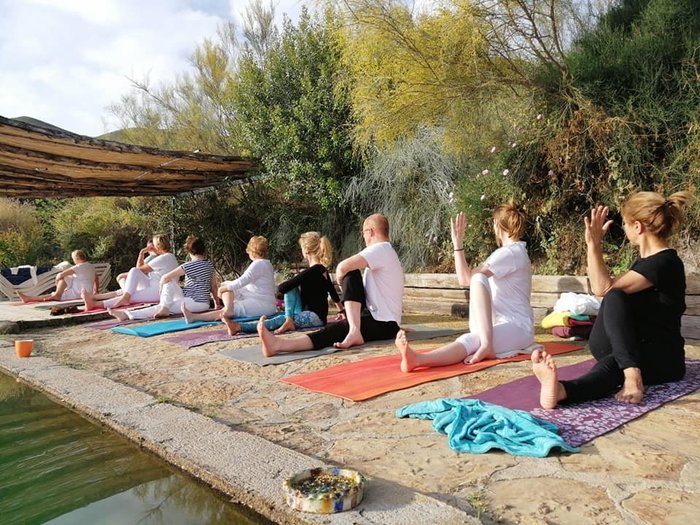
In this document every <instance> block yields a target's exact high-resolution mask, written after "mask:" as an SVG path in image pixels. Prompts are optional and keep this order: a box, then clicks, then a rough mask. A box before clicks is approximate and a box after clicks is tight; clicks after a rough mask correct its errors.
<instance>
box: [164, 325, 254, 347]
mask: <svg viewBox="0 0 700 525" xmlns="http://www.w3.org/2000/svg"><path fill="white" fill-rule="evenodd" d="M251 337H258V333H257V332H255V333H252V334H246V333H243V332H239V333H237V334H236V335H233V336H231V335H228V330H227V329H226V328H221V329H218V328H217V329H216V330H207V331H205V332H193V333H185V334H178V335H174V336H172V337H166V338H165V341H168V342H170V343H173V344H176V345H180V346H184V347H185V348H194V347H195V346H201V345H204V344H207V343H218V342H221V341H235V340H237V339H249V338H251Z"/></svg>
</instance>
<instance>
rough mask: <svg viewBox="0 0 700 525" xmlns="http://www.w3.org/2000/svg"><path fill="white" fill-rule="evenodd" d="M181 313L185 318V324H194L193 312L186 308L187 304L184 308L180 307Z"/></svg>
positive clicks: (183, 304) (183, 305)
mask: <svg viewBox="0 0 700 525" xmlns="http://www.w3.org/2000/svg"><path fill="white" fill-rule="evenodd" d="M180 311H181V312H182V315H183V316H184V318H185V322H186V323H187V324H190V323H192V322H194V319H192V312H190V311H189V310H188V309H187V307H186V306H185V303H182V306H180Z"/></svg>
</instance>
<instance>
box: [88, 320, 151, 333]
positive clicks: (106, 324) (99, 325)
mask: <svg viewBox="0 0 700 525" xmlns="http://www.w3.org/2000/svg"><path fill="white" fill-rule="evenodd" d="M136 323H143V321H142V320H140V319H135V320H133V321H132V320H131V319H127V320H126V321H120V320H119V319H106V320H104V321H97V322H95V323H88V324H86V325H84V328H92V329H93V330H109V329H110V328H114V327H115V326H126V325H129V324H136Z"/></svg>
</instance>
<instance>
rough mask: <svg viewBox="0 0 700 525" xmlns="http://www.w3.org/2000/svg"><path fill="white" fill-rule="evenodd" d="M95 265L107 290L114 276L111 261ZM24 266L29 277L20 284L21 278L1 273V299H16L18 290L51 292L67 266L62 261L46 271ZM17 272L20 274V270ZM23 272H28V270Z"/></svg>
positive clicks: (101, 282) (102, 285)
mask: <svg viewBox="0 0 700 525" xmlns="http://www.w3.org/2000/svg"><path fill="white" fill-rule="evenodd" d="M94 266H95V272H97V277H98V280H99V283H100V290H101V291H102V290H106V289H107V285H108V284H109V281H110V279H111V277H112V270H111V266H110V265H109V263H95V264H94ZM68 267H70V266H68ZM22 268H26V269H27V271H28V272H29V278H28V279H26V280H23V281H22V282H19V284H16V282H17V281H18V280H19V279H13V276H12V275H9V276H8V277H6V276H4V275H2V274H1V273H0V300H3V301H4V300H10V301H14V300H16V299H17V292H22V293H25V294H27V295H42V294H45V293H48V292H50V291H51V290H52V289H53V288H54V287H55V286H56V275H57V274H59V273H61V272H62V271H63V270H64V269H65V268H66V266H65V265H64V264H63V263H62V264H61V265H56V266H53V267H52V268H51V269H50V270H48V271H44V272H39V271H38V269H37V268H36V267H31V266H29V267H22ZM10 273H12V272H10ZM17 273H18V274H19V271H18V272H17ZM23 273H26V271H25V272H23Z"/></svg>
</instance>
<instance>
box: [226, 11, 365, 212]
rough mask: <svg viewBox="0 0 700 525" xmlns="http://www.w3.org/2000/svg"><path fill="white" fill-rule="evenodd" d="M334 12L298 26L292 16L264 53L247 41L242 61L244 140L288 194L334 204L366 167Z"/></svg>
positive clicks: (239, 94) (239, 93)
mask: <svg viewBox="0 0 700 525" xmlns="http://www.w3.org/2000/svg"><path fill="white" fill-rule="evenodd" d="M337 26H338V20H337V17H336V16H335V14H334V12H333V11H332V10H330V9H329V10H326V11H325V13H324V14H323V15H322V16H320V17H312V16H311V15H310V14H309V13H308V11H307V10H306V9H302V12H301V15H300V19H299V22H298V25H297V26H294V25H293V24H292V23H291V21H290V20H289V19H285V21H284V27H283V29H282V32H281V34H280V35H279V37H278V38H272V39H271V40H270V42H269V43H268V44H267V46H266V47H265V48H264V55H261V54H260V52H261V51H260V49H259V48H260V46H252V45H247V46H245V47H244V50H243V53H242V56H241V58H240V60H239V61H238V64H237V66H238V67H237V76H236V90H235V104H236V110H237V117H238V119H239V125H240V129H241V133H242V138H243V140H244V141H245V144H246V146H247V148H248V150H249V151H250V152H251V154H252V155H253V156H255V157H257V158H259V159H261V161H262V164H263V166H264V168H265V171H266V172H267V173H268V174H270V175H272V177H273V178H274V181H273V183H274V184H275V187H276V189H277V190H278V191H280V192H281V193H282V194H283V195H284V196H285V198H288V199H290V200H293V201H295V202H297V203H301V202H303V201H311V202H313V205H314V206H320V207H321V208H322V209H330V208H331V207H334V206H338V205H339V204H340V200H341V186H342V183H343V181H344V180H345V179H347V178H348V177H349V176H351V175H352V174H354V173H356V172H357V170H358V163H357V161H356V159H355V157H354V156H353V151H352V140H351V136H350V131H351V129H352V124H353V123H352V118H351V110H350V103H349V99H348V94H347V88H346V86H345V85H344V83H342V82H340V80H342V78H343V76H344V74H343V71H342V65H341V62H340V53H341V48H340V43H339V41H338V40H337V38H336V35H337Z"/></svg>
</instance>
